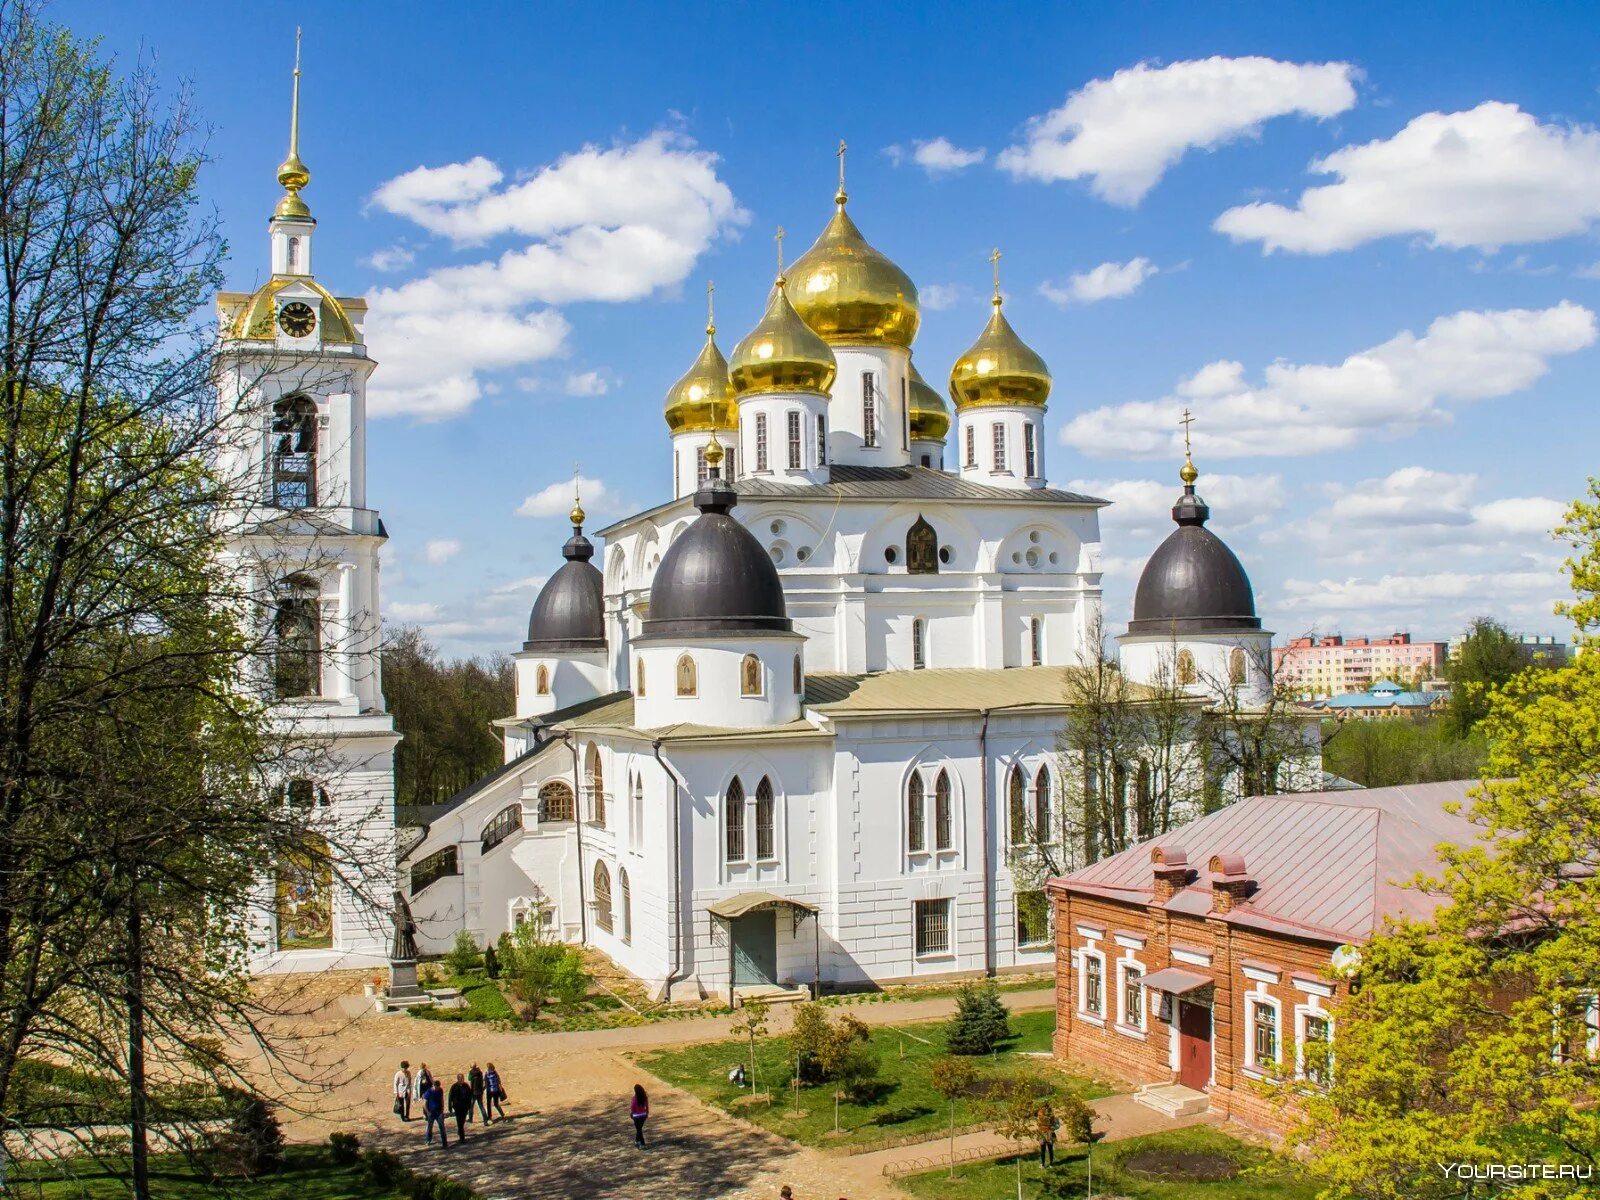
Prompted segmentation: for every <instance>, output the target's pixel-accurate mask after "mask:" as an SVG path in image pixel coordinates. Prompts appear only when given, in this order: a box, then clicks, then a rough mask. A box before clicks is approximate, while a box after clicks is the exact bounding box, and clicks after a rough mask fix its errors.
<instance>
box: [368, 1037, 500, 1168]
mask: <svg viewBox="0 0 1600 1200" xmlns="http://www.w3.org/2000/svg"><path fill="white" fill-rule="evenodd" d="M413 1100H415V1101H416V1102H417V1103H419V1104H421V1105H422V1115H423V1118H424V1119H425V1120H426V1121H427V1133H428V1139H427V1140H428V1144H429V1145H432V1144H433V1127H434V1126H435V1125H437V1126H438V1127H439V1148H440V1149H441V1150H443V1149H446V1148H448V1147H449V1145H450V1139H449V1136H448V1135H447V1134H446V1132H445V1116H446V1114H448V1115H450V1116H452V1117H454V1118H455V1122H456V1140H457V1141H458V1142H460V1141H465V1140H466V1137H467V1126H468V1125H470V1124H471V1123H472V1122H473V1120H474V1118H475V1117H477V1116H481V1117H482V1118H483V1123H484V1124H485V1125H492V1124H494V1121H495V1118H496V1117H499V1118H500V1120H502V1121H503V1120H505V1119H506V1110H505V1100H506V1088H505V1084H504V1082H503V1081H502V1080H501V1078H500V1072H499V1071H497V1070H496V1069H495V1065H494V1064H493V1063H490V1064H489V1065H488V1069H487V1070H480V1069H479V1067H478V1064H477V1063H473V1064H472V1066H471V1067H470V1068H469V1069H468V1070H467V1071H466V1072H464V1073H463V1072H457V1073H456V1078H455V1082H454V1083H452V1084H451V1085H450V1087H449V1090H448V1091H447V1090H446V1089H445V1086H444V1080H443V1079H442V1078H441V1077H439V1076H437V1075H435V1074H434V1073H433V1072H432V1071H430V1070H429V1069H428V1064H427V1063H420V1064H419V1065H418V1066H417V1070H416V1073H415V1074H412V1071H411V1064H410V1063H409V1062H406V1061H405V1060H403V1059H402V1060H401V1062H400V1069H399V1070H398V1071H396V1072H395V1073H394V1115H395V1116H397V1117H399V1118H400V1119H401V1120H402V1121H409V1120H411V1103H412V1101H413Z"/></svg>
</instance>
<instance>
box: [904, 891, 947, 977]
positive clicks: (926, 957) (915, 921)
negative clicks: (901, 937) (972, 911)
mask: <svg viewBox="0 0 1600 1200" xmlns="http://www.w3.org/2000/svg"><path fill="white" fill-rule="evenodd" d="M925 904H930V905H931V904H940V905H943V906H944V948H943V949H940V950H924V949H922V948H921V942H922V937H921V924H920V922H921V920H922V906H923V905H925ZM911 951H912V954H913V956H914V957H915V958H916V959H917V961H918V962H927V961H930V960H932V959H943V958H954V957H955V954H956V902H955V900H954V899H953V898H952V897H949V896H928V897H926V898H924V899H921V900H913V901H912V902H911Z"/></svg>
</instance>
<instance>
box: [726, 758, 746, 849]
mask: <svg viewBox="0 0 1600 1200" xmlns="http://www.w3.org/2000/svg"><path fill="white" fill-rule="evenodd" d="M722 807H723V811H724V814H725V815H724V816H723V831H724V842H723V860H724V861H725V862H727V863H729V864H730V865H731V864H733V863H742V862H744V856H745V849H744V784H742V783H740V782H739V777H738V776H734V779H733V782H732V783H730V784H729V785H728V794H727V796H725V797H724V798H723V805H722Z"/></svg>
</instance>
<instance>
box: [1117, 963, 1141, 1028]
mask: <svg viewBox="0 0 1600 1200" xmlns="http://www.w3.org/2000/svg"><path fill="white" fill-rule="evenodd" d="M1122 1023H1123V1024H1124V1025H1128V1026H1130V1027H1132V1028H1134V1029H1143V1028H1144V972H1143V971H1142V970H1141V969H1140V968H1138V967H1135V966H1127V965H1125V966H1123V968H1122Z"/></svg>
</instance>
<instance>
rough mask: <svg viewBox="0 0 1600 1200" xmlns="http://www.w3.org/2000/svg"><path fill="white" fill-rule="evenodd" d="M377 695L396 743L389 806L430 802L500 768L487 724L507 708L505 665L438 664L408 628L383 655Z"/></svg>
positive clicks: (498, 658)
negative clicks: (396, 735)
mask: <svg viewBox="0 0 1600 1200" xmlns="http://www.w3.org/2000/svg"><path fill="white" fill-rule="evenodd" d="M383 695H384V700H385V702H386V703H387V704H388V708H389V712H390V713H391V714H392V715H393V716H394V725H395V729H397V730H398V731H399V732H400V733H401V734H402V735H403V739H404V740H402V741H401V743H400V745H399V747H398V748H397V749H396V750H395V761H394V769H395V803H397V804H403V805H404V804H437V803H440V802H441V801H443V800H446V799H448V798H449V797H450V796H451V795H453V794H454V793H455V792H457V791H459V790H460V789H462V788H463V787H465V786H467V784H469V783H471V782H472V781H473V780H474V779H478V778H480V777H481V776H483V775H486V774H488V773H489V772H490V771H492V770H494V769H495V768H496V767H497V766H499V765H500V763H501V760H502V757H503V747H502V744H501V741H500V739H499V738H498V737H497V736H496V735H495V731H494V726H493V725H492V724H491V722H493V721H494V720H495V719H496V718H498V717H503V716H505V715H506V714H507V713H509V712H510V711H511V705H512V701H513V696H514V684H513V680H512V671H511V660H510V659H509V658H508V657H506V656H505V655H503V654H499V655H495V656H494V657H492V658H469V659H457V660H445V659H441V658H440V657H439V651H438V650H437V649H436V648H435V647H434V645H433V644H432V643H431V642H429V641H428V639H427V636H426V635H425V634H424V633H423V632H422V630H421V629H418V628H417V627H416V626H414V625H406V626H401V627H400V628H399V629H398V630H396V631H395V632H394V633H393V634H392V635H391V636H390V637H389V638H388V640H387V643H386V645H385V646H384V650H383Z"/></svg>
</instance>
